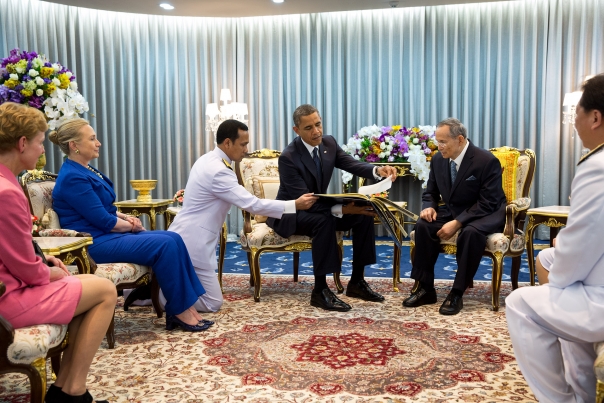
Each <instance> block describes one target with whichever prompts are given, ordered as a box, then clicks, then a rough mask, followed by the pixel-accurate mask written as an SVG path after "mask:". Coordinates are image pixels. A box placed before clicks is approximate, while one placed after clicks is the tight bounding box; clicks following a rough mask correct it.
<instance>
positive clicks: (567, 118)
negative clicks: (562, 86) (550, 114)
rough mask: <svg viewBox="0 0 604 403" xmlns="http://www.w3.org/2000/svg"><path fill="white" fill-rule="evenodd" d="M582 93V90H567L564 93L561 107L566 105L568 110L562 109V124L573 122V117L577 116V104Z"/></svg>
mask: <svg viewBox="0 0 604 403" xmlns="http://www.w3.org/2000/svg"><path fill="white" fill-rule="evenodd" d="M581 95H583V92H582V91H575V92H567V93H566V94H564V101H563V102H562V108H564V107H567V108H568V110H567V111H566V112H565V111H562V116H563V118H562V124H564V125H566V124H570V125H574V124H575V118H576V117H577V113H576V111H577V104H578V103H579V100H580V99H581Z"/></svg>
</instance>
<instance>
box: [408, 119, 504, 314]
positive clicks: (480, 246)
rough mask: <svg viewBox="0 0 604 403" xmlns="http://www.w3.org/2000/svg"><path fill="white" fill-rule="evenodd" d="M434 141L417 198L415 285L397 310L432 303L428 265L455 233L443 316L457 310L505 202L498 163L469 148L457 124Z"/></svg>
mask: <svg viewBox="0 0 604 403" xmlns="http://www.w3.org/2000/svg"><path fill="white" fill-rule="evenodd" d="M435 136H436V141H437V142H438V150H439V151H440V152H439V153H438V154H436V155H435V156H434V157H433V158H432V162H431V164H430V177H429V178H428V184H427V187H426V190H425V191H424V194H423V196H422V208H423V210H422V211H421V213H420V219H419V220H418V221H417V224H416V225H415V257H414V260H413V269H412V270H411V278H413V279H415V280H418V281H419V283H420V286H419V287H417V288H416V289H415V291H414V292H413V293H412V294H411V296H410V297H408V298H407V299H405V300H404V301H403V306H406V307H418V306H421V305H425V304H434V303H436V291H435V290H434V264H435V263H436V260H437V259H438V254H439V251H440V241H441V239H443V240H446V239H449V238H451V237H452V236H453V235H455V233H456V232H457V231H458V230H461V232H460V233H459V236H458V238H457V274H456V275H455V281H454V282H453V288H452V289H451V292H450V293H449V295H448V296H447V298H446V299H445V301H444V302H443V304H442V305H441V307H440V310H439V312H440V313H441V314H443V315H455V314H457V313H459V311H460V310H461V309H462V308H463V300H462V296H463V293H464V291H465V290H466V288H467V287H468V286H469V285H470V284H471V282H472V279H473V278H474V275H475V274H476V271H477V270H478V265H479V264H480V260H481V258H482V253H483V252H484V248H485V246H486V242H487V235H488V234H490V233H493V232H501V231H502V230H503V226H504V224H505V205H506V199H505V195H504V193H503V188H502V185H501V164H500V163H499V160H498V159H497V158H496V157H495V156H494V155H493V154H491V153H490V152H489V151H487V150H483V149H482V148H479V147H476V146H474V145H473V144H472V143H471V142H470V141H469V140H468V138H467V137H468V136H467V131H466V128H465V127H464V125H463V124H462V123H461V122H460V121H459V120H457V119H454V118H448V119H445V120H443V121H442V122H440V123H439V124H438V125H437V128H436V134H435ZM441 202H442V203H441ZM443 203H444V204H443ZM439 204H440V205H439Z"/></svg>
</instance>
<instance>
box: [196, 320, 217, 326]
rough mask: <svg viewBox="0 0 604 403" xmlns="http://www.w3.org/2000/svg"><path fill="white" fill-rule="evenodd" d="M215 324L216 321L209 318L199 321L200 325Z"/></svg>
mask: <svg viewBox="0 0 604 403" xmlns="http://www.w3.org/2000/svg"><path fill="white" fill-rule="evenodd" d="M213 324H214V321H211V320H207V319H202V320H200V321H199V325H200V326H201V325H208V326H212V325H213Z"/></svg>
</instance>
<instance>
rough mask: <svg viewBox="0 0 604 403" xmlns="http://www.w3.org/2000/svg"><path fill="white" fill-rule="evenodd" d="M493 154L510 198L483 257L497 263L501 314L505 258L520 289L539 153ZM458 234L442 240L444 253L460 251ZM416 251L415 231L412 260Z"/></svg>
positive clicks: (509, 149) (496, 302)
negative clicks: (501, 226) (526, 223)
mask: <svg viewBox="0 0 604 403" xmlns="http://www.w3.org/2000/svg"><path fill="white" fill-rule="evenodd" d="M491 152H492V153H493V154H494V155H495V156H496V157H497V158H498V159H499V162H500V163H501V166H502V168H503V172H502V176H503V178H502V185H503V191H504V193H505V197H506V199H507V206H506V209H505V226H504V229H503V232H500V233H495V234H490V235H489V236H488V237H487V245H486V247H485V250H484V254H483V255H484V256H487V257H490V258H491V260H492V261H493V275H492V280H491V283H492V288H493V290H492V302H493V310H494V311H497V310H499V289H500V288H501V277H502V274H503V258H505V257H511V258H512V273H511V277H512V288H513V289H516V288H518V274H519V273H520V258H521V256H522V254H523V253H524V248H525V246H526V240H525V237H524V232H523V229H524V220H525V217H526V211H527V210H528V208H529V207H530V205H531V199H530V197H529V191H530V188H531V184H532V183H533V177H534V174H535V153H534V152H533V150H530V149H526V150H517V149H515V148H512V147H499V148H492V149H491ZM458 235H459V231H458V232H457V233H456V234H455V235H454V236H453V237H452V238H450V239H448V240H446V241H441V243H440V246H441V252H442V253H447V254H453V255H454V254H455V253H456V252H457V246H456V245H457V236H458ZM414 252H415V231H413V232H411V260H413V258H414ZM415 286H417V282H416V284H415ZM414 288H415V287H414Z"/></svg>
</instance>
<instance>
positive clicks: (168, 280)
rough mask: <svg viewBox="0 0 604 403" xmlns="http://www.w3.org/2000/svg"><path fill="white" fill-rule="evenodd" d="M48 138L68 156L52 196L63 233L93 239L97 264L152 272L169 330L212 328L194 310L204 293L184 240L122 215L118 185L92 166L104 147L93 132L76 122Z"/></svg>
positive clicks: (69, 122) (61, 127)
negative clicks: (120, 264)
mask: <svg viewBox="0 0 604 403" xmlns="http://www.w3.org/2000/svg"><path fill="white" fill-rule="evenodd" d="M49 138H50V140H51V141H52V142H53V143H55V144H57V145H58V146H59V147H60V148H61V150H62V151H63V152H64V153H65V155H67V159H66V160H65V162H64V163H63V166H62V167H61V170H60V171H59V176H58V178H57V182H56V184H55V187H54V190H53V192H52V197H53V209H54V210H55V211H56V213H57V214H58V216H59V221H60V223H61V227H63V228H69V229H72V230H76V231H79V232H88V233H90V234H91V235H92V237H93V239H94V242H93V244H92V245H91V246H90V247H89V248H88V251H89V253H90V256H92V258H93V259H94V260H95V261H96V262H97V263H116V262H128V263H135V264H140V265H145V266H151V267H152V269H153V273H154V275H155V276H156V277H157V281H158V283H159V285H160V287H161V289H162V291H163V293H164V296H165V297H166V299H167V302H166V304H165V309H166V329H167V330H172V329H174V328H175V327H177V326H180V327H181V328H183V329H185V330H188V331H193V332H198V331H203V330H206V329H207V328H208V327H209V326H210V325H211V324H212V322H210V321H206V320H203V319H202V318H201V316H200V315H199V313H198V312H197V311H196V310H195V309H194V308H193V304H195V302H197V299H198V297H199V296H200V295H203V294H204V293H205V290H204V288H203V286H202V285H201V283H200V282H199V279H198V278H197V276H196V274H195V269H194V267H193V264H192V263H191V258H190V257H189V253H188V252H187V249H186V247H185V244H184V242H183V240H182V239H181V237H180V235H178V234H176V233H174V232H169V231H145V228H144V227H143V226H142V225H141V222H140V220H139V219H138V218H136V217H132V216H129V215H126V214H123V213H118V212H117V208H116V207H115V206H114V205H113V202H114V201H115V192H114V190H113V182H111V180H110V179H109V178H108V177H106V176H105V175H104V174H103V173H102V172H100V171H98V170H97V169H96V168H94V167H92V166H90V165H89V163H90V161H91V160H93V159H95V158H98V156H99V148H100V146H101V143H100V142H99V140H98V139H97V137H96V133H95V132H94V129H93V128H92V127H91V126H90V125H89V124H88V122H87V121H86V120H84V119H80V118H77V119H72V120H69V121H67V122H65V123H63V124H62V125H61V126H60V127H59V128H58V130H57V131H55V132H52V133H51V134H50V136H49Z"/></svg>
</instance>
